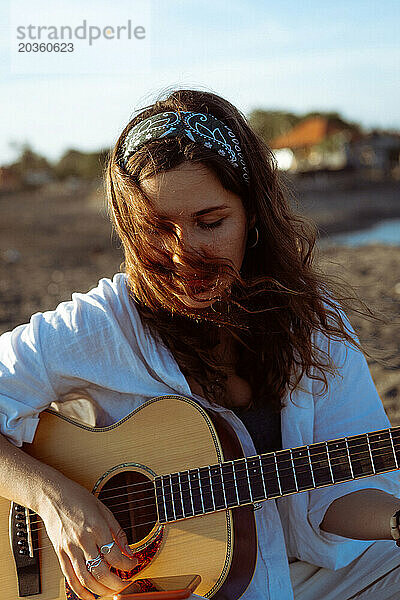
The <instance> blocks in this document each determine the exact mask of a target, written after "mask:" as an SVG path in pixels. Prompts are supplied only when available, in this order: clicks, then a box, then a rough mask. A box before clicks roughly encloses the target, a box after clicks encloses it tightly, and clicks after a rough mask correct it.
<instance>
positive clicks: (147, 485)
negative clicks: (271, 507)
mask: <svg viewBox="0 0 400 600" xmlns="http://www.w3.org/2000/svg"><path fill="white" fill-rule="evenodd" d="M389 447H390V446H386V448H389ZM364 453H365V455H366V457H367V458H368V459H369V462H371V458H370V455H369V452H368V451H364V452H362V453H358V455H361V454H364ZM315 456H316V455H315ZM324 456H325V455H324ZM376 456H380V457H387V456H392V452H390V453H380V454H377V455H376ZM285 462H286V463H287V464H289V465H290V466H289V467H287V468H279V471H278V472H279V474H280V475H282V474H284V473H285V471H286V472H290V473H291V475H292V474H293V466H292V461H291V460H290V459H285ZM224 464H232V461H227V462H226V463H224ZM328 464H329V463H328ZM344 464H346V465H349V462H348V460H344V461H341V462H339V461H336V463H335V464H334V465H333V466H334V467H335V466H340V465H344ZM221 465H222V463H218V465H215V466H217V467H220V466H221ZM243 466H244V465H243ZM302 466H307V467H308V468H306V469H303V470H300V469H295V473H296V474H301V473H306V472H307V473H309V472H310V473H311V466H312V465H310V464H309V463H307V464H306V465H304V464H303V465H302ZM371 466H372V463H371ZM200 468H202V467H200ZM251 468H253V467H251ZM318 468H319V469H321V468H323V469H325V470H326V471H328V469H329V466H328V467H327V466H325V465H323V466H319V467H318ZM396 468H397V467H394V468H393V470H396ZM258 469H260V465H259V464H258V465H257V470H258ZM195 470H196V469H195ZM314 470H315V466H314ZM247 472H248V469H241V470H237V469H235V474H237V475H240V473H245V477H244V478H243V479H242V481H246V480H247ZM260 472H261V469H260ZM181 473H188V471H181ZM373 474H374V473H371V474H370V475H373ZM217 475H218V476H221V471H219V473H218V474H217ZM226 475H227V474H225V476H226ZM263 475H264V480H265V481H275V482H276V481H277V477H276V476H274V477H269V478H268V477H265V475H267V474H266V473H264V472H263ZM283 476H285V475H283ZM350 480H351V478H350ZM195 481H197V482H198V481H199V479H196V480H190V482H191V483H194V482H195ZM237 481H240V478H239V479H238V478H237ZM221 482H222V478H221ZM180 483H181V485H180V489H181V490H182V491H189V492H190V491H192V488H191V485H190V483H189V479H188V482H187V484H188V485H187V487H184V484H185V483H186V482H182V481H181V482H180ZM200 483H201V484H202V486H204V483H206V484H207V482H203V483H202V482H201V480H200ZM175 484H176V485H179V483H178V482H175ZM138 486H141V489H140V491H137V492H130V495H131V496H133V495H135V494H136V495H137V494H139V493H143V492H144V491H149V492H150V491H151V492H154V485H153V483H152V482H150V481H148V482H141V483H135V484H128V485H126V486H118V487H115V488H110V489H109V490H107V492H108V491H110V490H118V489H123V490H125V491H126V490H128V488H131V487H138ZM210 487H211V486H210ZM233 487H234V486H233ZM225 489H229V486H225ZM165 492H167V493H168V490H164V497H166V493H165ZM171 495H172V494H171ZM124 496H126V494H119V495H117V496H111V497H106V496H105V495H104V494H103V495H102V497H101V501H102V502H103V503H104V500H111V499H115V498H119V497H124ZM150 498H153V495H151V496H147V497H145V498H142V499H141V500H144V499H150ZM129 502H130V501H128V502H127V503H129ZM123 504H125V503H120V504H119V505H117V506H121V505H123Z"/></svg>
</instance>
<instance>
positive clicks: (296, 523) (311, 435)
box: [276, 313, 400, 569]
mask: <svg viewBox="0 0 400 600" xmlns="http://www.w3.org/2000/svg"><path fill="white" fill-rule="evenodd" d="M342 317H343V318H344V320H345V322H346V325H347V327H348V329H349V332H350V333H352V335H353V336H354V339H356V340H357V337H356V334H355V333H354V330H353V328H352V327H351V325H350V323H349V321H348V319H347V317H346V315H344V313H343V314H342ZM314 343H315V346H316V348H318V349H319V350H321V351H322V352H326V353H328V354H329V356H330V357H331V359H332V361H333V364H334V365H335V367H336V370H337V372H336V373H335V375H333V374H329V373H327V383H328V387H327V389H326V390H324V389H323V384H322V383H321V382H320V381H318V380H314V379H313V378H312V377H307V376H304V377H303V379H302V381H301V382H300V386H299V387H298V389H297V390H296V392H295V394H294V396H293V400H292V401H290V400H289V399H288V401H287V403H286V406H285V407H284V409H283V410H282V413H281V423H282V441H283V445H284V448H293V447H297V446H303V445H308V444H313V443H316V442H323V441H327V440H334V439H337V438H342V437H349V436H352V435H358V434H363V433H368V432H370V431H377V430H379V429H387V428H389V427H390V422H389V419H388V417H387V415H386V413H385V410H384V408H383V405H382V401H381V399H380V397H379V394H378V392H377V390H376V387H375V385H374V382H373V380H372V377H371V374H370V371H369V368H368V364H367V361H366V359H365V357H364V355H363V353H362V352H361V351H360V350H358V349H357V348H355V347H354V346H353V345H352V344H350V343H348V342H344V341H343V340H340V339H337V338H336V339H334V338H332V337H331V339H330V340H329V339H328V338H327V336H325V335H324V334H322V333H320V332H316V333H315V334H314ZM321 356H322V358H323V359H324V355H323V354H321ZM325 360H326V359H325ZM314 375H315V372H314ZM366 488H374V489H379V490H383V491H385V492H387V493H389V494H391V495H393V496H395V497H400V478H399V471H397V470H396V471H393V472H389V473H385V474H381V475H372V476H369V477H364V478H361V479H356V480H351V481H347V482H343V483H337V484H334V485H327V486H325V487H321V488H318V489H311V490H308V491H304V492H301V493H298V494H293V495H290V496H285V497H282V498H278V499H277V501H276V502H277V505H278V509H279V512H280V515H281V521H282V526H283V530H284V534H285V540H286V548H287V552H288V556H291V557H296V558H298V559H299V560H303V561H306V562H309V563H311V564H314V565H317V566H321V567H325V568H328V569H339V568H341V567H343V566H345V565H348V564H349V563H350V562H351V561H352V560H354V559H355V558H357V556H359V555H360V554H361V553H362V552H363V551H364V550H365V549H366V548H367V547H368V546H369V545H371V544H372V543H373V541H369V540H354V539H350V538H346V537H343V536H340V535H336V534H331V533H328V532H325V531H323V530H322V529H321V528H320V524H321V522H322V521H323V518H324V516H325V513H326V511H327V509H328V507H329V506H330V504H331V503H332V502H333V501H334V500H336V498H340V497H342V496H345V495H346V494H349V493H351V492H355V491H357V490H360V489H366ZM389 543H393V542H391V541H390V540H388V544H389Z"/></svg>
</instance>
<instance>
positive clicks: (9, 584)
mask: <svg viewBox="0 0 400 600" xmlns="http://www.w3.org/2000/svg"><path fill="white" fill-rule="evenodd" d="M212 419H213V420H214V421H212ZM24 451H26V452H27V453H28V454H31V455H32V456H34V457H36V458H38V459H39V460H41V461H42V462H44V463H47V464H49V465H51V466H53V467H55V468H56V469H58V470H59V471H61V472H62V473H63V474H64V475H66V476H67V477H69V478H70V479H73V480H75V481H76V482H78V483H79V484H81V485H82V486H84V487H85V488H87V489H88V490H90V491H91V492H93V493H94V494H95V495H98V496H99V498H100V499H101V500H102V501H104V502H105V504H106V505H107V506H108V507H109V508H110V509H111V510H112V511H113V513H114V514H115V517H116V519H117V520H118V522H119V523H120V524H121V526H122V527H123V529H124V530H125V531H126V533H127V535H128V540H129V543H130V545H131V547H132V548H133V549H134V550H135V551H136V553H137V557H138V558H139V565H138V567H137V568H136V569H135V573H134V574H133V576H134V578H138V577H140V578H142V577H145V578H147V577H164V576H173V575H183V574H192V573H193V574H199V575H200V576H201V580H202V581H201V584H200V585H199V587H198V588H197V590H196V593H197V594H199V595H202V596H204V595H206V596H207V597H210V598H211V597H212V598H216V599H218V600H223V599H225V598H226V599H228V598H229V600H234V599H236V598H239V597H240V596H241V595H242V594H243V593H244V591H245V589H246V588H247V587H248V585H249V583H250V580H251V578H252V576H253V572H254V569H255V562H256V555H257V539H256V529H255V520H254V515H253V509H252V507H248V506H242V507H238V508H235V509H234V510H221V511H218V512H213V513H210V514H203V515H200V516H195V517H191V518H186V519H180V520H176V521H174V522H172V523H167V524H164V525H160V523H159V522H158V518H157V512H156V509H155V504H154V502H153V503H152V502H151V500H150V503H149V500H148V498H149V495H148V491H147V492H146V491H144V492H143V494H142V496H140V495H138V496H136V500H137V499H139V502H136V504H135V496H134V493H133V492H132V490H145V488H146V487H147V490H150V493H151V488H152V486H153V484H152V483H151V482H152V480H153V479H154V477H155V476H157V475H164V474H169V473H174V472H178V471H183V470H186V469H190V468H197V467H202V466H204V465H213V464H216V463H220V462H223V461H224V460H225V461H226V460H232V459H235V458H240V457H241V456H243V450H242V448H241V445H240V443H239V441H238V439H237V437H236V434H235V433H234V431H233V429H232V428H231V427H230V426H229V425H228V423H227V422H226V421H225V420H224V419H223V418H222V417H220V416H219V415H217V416H215V415H214V413H213V414H211V413H210V414H208V412H206V411H205V410H204V409H203V408H202V407H201V406H199V405H198V404H197V403H195V402H194V401H192V400H191V399H189V398H185V397H183V396H159V397H156V398H153V399H151V400H149V401H148V402H146V403H145V404H144V405H142V406H141V407H139V408H138V409H137V410H135V411H133V412H132V413H130V414H129V415H128V416H127V417H125V418H124V419H122V420H121V421H119V422H118V423H116V424H114V425H111V426H109V427H104V428H94V429H93V428H90V427H87V426H84V425H81V424H79V423H77V422H75V421H73V420H72V419H69V418H66V417H63V416H61V415H59V414H57V413H55V412H52V411H44V412H43V413H41V417H40V423H39V426H38V429H37V432H36V435H35V438H34V442H33V443H32V444H26V445H25V446H24ZM147 484H148V485H147ZM135 486H137V487H136V488H135ZM116 488H118V490H121V491H122V494H121V491H119V493H118V496H119V498H120V499H119V500H116V498H117V494H116V493H115V491H114V492H112V491H111V490H116ZM108 490H110V491H108ZM125 490H126V491H125ZM130 490H131V491H130ZM146 494H147V495H146ZM121 496H122V502H121ZM103 497H104V500H103ZM106 498H107V502H106V501H105V499H106ZM109 498H110V500H108V499H109ZM121 506H122V507H123V508H122V509H121V508H118V507H121ZM146 511H147V512H146ZM9 514H10V502H9V501H8V500H5V499H3V498H0V556H1V559H2V569H1V574H0V589H1V597H2V599H3V600H15V599H16V598H19V595H18V581H17V571H16V566H15V561H14V557H13V554H12V552H11V548H10V531H9V530H10V525H9ZM146 515H147V517H146ZM135 523H138V524H140V526H139V525H138V526H137V527H136V526H135ZM38 527H39V534H38V536H39V537H38V543H39V545H38V547H39V557H40V560H39V562H40V581H41V592H40V593H35V594H32V595H25V596H24V597H26V598H28V599H29V600H66V598H67V595H66V590H65V579H64V576H63V573H62V571H61V568H60V566H59V562H58V558H57V555H56V554H55V551H54V549H53V547H52V545H51V542H50V540H49V538H48V536H47V534H46V531H45V529H44V526H43V523H42V522H41V520H40V519H38V523H37V524H36V528H38ZM105 541H107V540H105ZM131 575H132V574H131ZM72 597H74V596H72Z"/></svg>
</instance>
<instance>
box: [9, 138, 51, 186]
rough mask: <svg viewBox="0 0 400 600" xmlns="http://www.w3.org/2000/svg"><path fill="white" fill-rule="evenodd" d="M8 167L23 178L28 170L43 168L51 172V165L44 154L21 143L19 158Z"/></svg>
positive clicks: (30, 171)
mask: <svg viewBox="0 0 400 600" xmlns="http://www.w3.org/2000/svg"><path fill="white" fill-rule="evenodd" d="M10 169H11V170H12V172H13V173H15V174H16V175H18V176H20V177H22V178H23V177H24V175H25V174H26V173H28V172H29V173H32V172H34V171H43V170H45V171H48V172H51V171H52V166H51V164H50V163H49V162H48V160H47V159H46V158H45V157H44V156H41V155H40V154H38V153H37V152H35V151H34V150H33V149H32V147H31V146H30V145H29V144H23V146H22V147H21V149H20V156H19V158H17V160H16V161H15V162H14V163H12V164H11V165H10Z"/></svg>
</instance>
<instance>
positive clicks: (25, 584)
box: [9, 502, 41, 598]
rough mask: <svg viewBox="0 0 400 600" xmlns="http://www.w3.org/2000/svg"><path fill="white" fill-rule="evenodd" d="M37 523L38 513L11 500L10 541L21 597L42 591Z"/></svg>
mask: <svg viewBox="0 0 400 600" xmlns="http://www.w3.org/2000/svg"><path fill="white" fill-rule="evenodd" d="M37 524H38V518H37V515H36V513H34V512H33V511H31V510H29V509H28V508H25V507H24V506H21V505H20V504H15V502H11V509H10V521H9V532H10V543H11V549H12V553H13V556H14V562H15V568H16V571H17V581H18V595H19V597H20V598H23V597H24V596H33V595H35V594H40V593H41V585H40V564H39V550H38V539H39V538H38V528H37Z"/></svg>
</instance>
